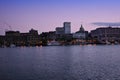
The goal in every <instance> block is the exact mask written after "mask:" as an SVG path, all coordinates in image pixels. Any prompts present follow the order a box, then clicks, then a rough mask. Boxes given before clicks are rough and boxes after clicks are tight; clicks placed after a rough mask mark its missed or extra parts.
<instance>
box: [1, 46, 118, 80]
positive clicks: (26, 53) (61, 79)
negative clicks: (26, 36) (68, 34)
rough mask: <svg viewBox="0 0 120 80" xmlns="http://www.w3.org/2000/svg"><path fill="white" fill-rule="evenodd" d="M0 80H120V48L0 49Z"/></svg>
mask: <svg viewBox="0 0 120 80" xmlns="http://www.w3.org/2000/svg"><path fill="white" fill-rule="evenodd" d="M0 80H120V46H119V45H116V46H115V45H109V46H107V45H106V46H57V47H33V48H32V47H31V48H0Z"/></svg>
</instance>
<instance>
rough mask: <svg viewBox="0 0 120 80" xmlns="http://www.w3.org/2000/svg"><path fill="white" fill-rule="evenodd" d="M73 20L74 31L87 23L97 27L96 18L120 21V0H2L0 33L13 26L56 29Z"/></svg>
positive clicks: (88, 25)
mask: <svg viewBox="0 0 120 80" xmlns="http://www.w3.org/2000/svg"><path fill="white" fill-rule="evenodd" d="M66 21H68V22H71V23H72V32H75V31H78V30H79V28H80V25H81V24H83V26H84V28H85V30H88V31H90V30H92V29H95V28H96V27H97V26H96V25H93V24H91V23H94V22H111V23H114V22H115V23H116V22H120V0H0V34H4V31H5V30H7V29H8V30H9V27H8V24H9V25H11V26H12V30H19V31H20V32H28V31H29V30H30V29H31V28H34V29H36V30H38V31H39V33H41V32H47V31H53V30H55V28H56V27H61V26H63V22H66Z"/></svg>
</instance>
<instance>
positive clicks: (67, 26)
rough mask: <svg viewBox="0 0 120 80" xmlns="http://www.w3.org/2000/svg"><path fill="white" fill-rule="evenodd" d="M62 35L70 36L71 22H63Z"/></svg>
mask: <svg viewBox="0 0 120 80" xmlns="http://www.w3.org/2000/svg"><path fill="white" fill-rule="evenodd" d="M63 26H64V33H65V34H70V33H71V22H64V23H63Z"/></svg>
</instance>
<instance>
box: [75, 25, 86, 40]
mask: <svg viewBox="0 0 120 80" xmlns="http://www.w3.org/2000/svg"><path fill="white" fill-rule="evenodd" d="M87 35H88V31H85V30H84V28H83V26H82V25H81V27H80V30H79V31H77V32H76V33H74V34H73V38H76V39H86V37H87Z"/></svg>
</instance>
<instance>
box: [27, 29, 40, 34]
mask: <svg viewBox="0 0 120 80" xmlns="http://www.w3.org/2000/svg"><path fill="white" fill-rule="evenodd" d="M29 33H30V34H31V35H38V31H37V30H34V29H33V28H32V29H31V30H29Z"/></svg>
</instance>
